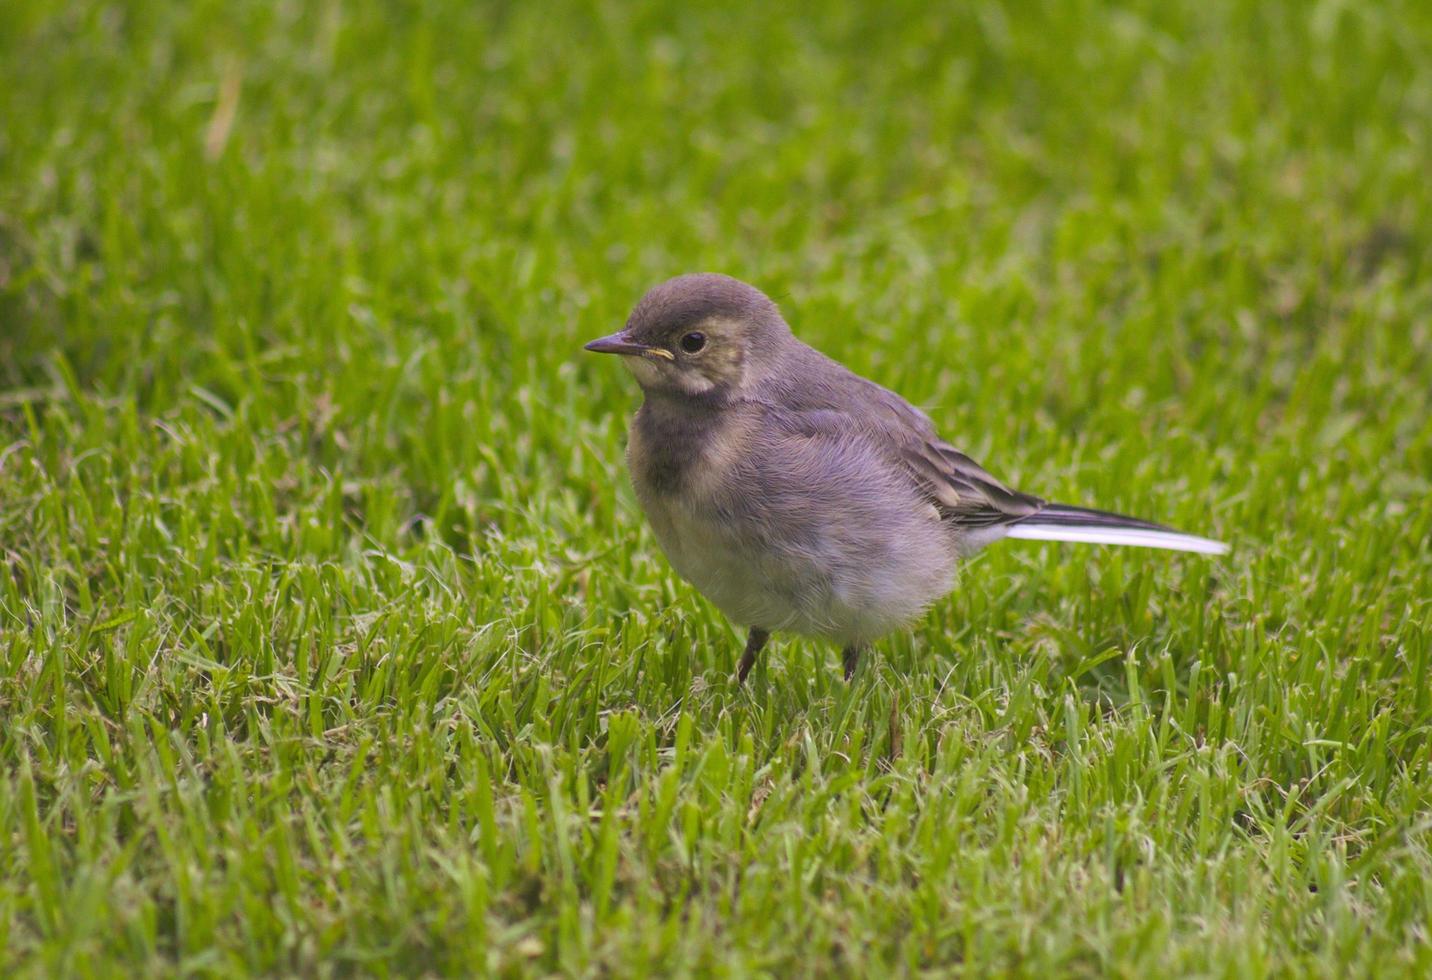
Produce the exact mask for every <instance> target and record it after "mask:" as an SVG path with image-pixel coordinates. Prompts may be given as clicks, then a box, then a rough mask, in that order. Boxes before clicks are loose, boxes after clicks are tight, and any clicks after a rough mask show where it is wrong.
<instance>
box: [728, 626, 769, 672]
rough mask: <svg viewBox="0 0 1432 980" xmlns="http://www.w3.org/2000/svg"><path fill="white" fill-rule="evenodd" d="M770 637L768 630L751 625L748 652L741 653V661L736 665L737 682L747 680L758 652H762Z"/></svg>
mask: <svg viewBox="0 0 1432 980" xmlns="http://www.w3.org/2000/svg"><path fill="white" fill-rule="evenodd" d="M770 638H771V634H770V633H769V632H768V631H766V630H763V629H761V628H760V627H759V626H752V627H751V632H750V633H747V634H746V652H745V653H743V654H741V662H740V663H739V664H737V665H736V683H737V684H744V683H745V682H746V675H747V674H749V673H750V672H751V667H752V666H754V665H755V663H756V654H758V653H760V652H761V647H763V646H765V645H766V641H767V640H769V639H770Z"/></svg>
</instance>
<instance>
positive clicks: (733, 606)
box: [642, 497, 955, 644]
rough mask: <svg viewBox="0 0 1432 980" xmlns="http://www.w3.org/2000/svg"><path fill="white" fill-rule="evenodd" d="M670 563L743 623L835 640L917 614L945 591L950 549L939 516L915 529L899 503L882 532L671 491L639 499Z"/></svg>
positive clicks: (863, 639) (894, 625)
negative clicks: (757, 514) (709, 504)
mask: <svg viewBox="0 0 1432 980" xmlns="http://www.w3.org/2000/svg"><path fill="white" fill-rule="evenodd" d="M642 503H643V506H644V508H645V510H646V513H647V517H648V519H649V520H650V521H651V525H652V529H653V530H654V531H655V532H656V537H657V540H658V541H659V542H660V544H661V547H662V550H663V551H665V552H666V555H667V557H668V559H669V560H670V561H671V564H672V566H673V567H674V568H675V569H676V570H677V572H679V573H680V574H681V575H682V576H683V577H684V578H686V579H687V580H688V581H689V582H691V584H692V585H694V586H695V587H696V588H697V589H698V590H700V592H701V593H702V594H703V595H704V596H706V598H708V599H709V600H711V602H713V603H714V604H715V605H716V606H717V607H718V608H720V609H721V611H722V612H724V613H725V614H726V615H727V616H729V617H730V618H731V619H732V620H734V621H735V622H737V623H739V624H741V625H743V626H757V627H760V628H762V629H766V630H771V631H790V632H795V633H800V634H803V635H807V636H815V637H821V638H825V639H830V640H834V641H836V642H839V643H842V644H851V643H856V644H860V643H868V642H870V641H872V640H874V639H876V638H877V637H879V636H881V635H883V634H885V633H888V632H890V631H891V630H894V629H898V628H900V627H902V626H904V625H906V624H908V623H909V622H910V621H912V620H913V619H915V618H917V617H918V616H919V615H920V614H921V613H922V612H924V610H925V609H926V608H927V607H928V606H929V604H930V603H931V602H933V601H934V600H936V599H938V598H939V597H941V596H942V595H944V594H945V593H946V592H948V591H949V589H950V587H951V584H952V580H953V575H954V564H955V560H954V554H953V550H952V549H951V548H950V546H949V544H948V542H947V541H946V539H945V536H944V532H943V530H942V529H941V528H940V526H939V523H938V520H937V519H935V518H934V517H933V515H932V516H931V517H930V519H929V526H928V527H923V528H915V529H913V530H914V531H915V532H916V533H911V531H912V528H910V527H909V526H908V524H909V523H910V522H909V520H908V519H907V518H906V516H905V514H904V513H903V512H902V516H901V520H903V521H904V524H902V523H900V521H892V522H888V523H889V524H890V525H891V526H889V527H888V529H887V532H886V533H881V532H880V531H879V530H877V529H876V528H877V527H880V526H883V525H882V522H880V521H878V520H877V521H875V522H874V523H875V527H872V526H871V525H870V523H869V522H867V523H866V525H865V526H864V527H861V528H858V529H855V530H852V529H851V528H847V527H838V526H830V527H820V526H814V527H813V526H811V522H809V521H807V522H806V523H805V525H804V529H803V533H801V534H799V535H796V534H792V533H791V530H790V528H789V526H779V522H777V525H775V526H766V525H763V524H762V523H761V522H759V521H754V520H748V521H738V520H733V519H731V518H729V517H726V518H723V517H721V516H719V515H713V514H711V512H710V511H709V510H707V509H704V508H703V509H702V510H700V511H697V510H696V509H694V508H692V507H688V506H686V505H684V504H683V503H681V502H678V501H677V500H675V499H674V498H661V499H651V498H650V497H648V498H647V499H644V500H643V501H642Z"/></svg>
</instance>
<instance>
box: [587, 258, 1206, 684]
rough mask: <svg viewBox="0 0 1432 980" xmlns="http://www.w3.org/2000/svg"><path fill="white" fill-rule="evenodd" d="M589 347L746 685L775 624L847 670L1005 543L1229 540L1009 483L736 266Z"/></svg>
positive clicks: (650, 516)
mask: <svg viewBox="0 0 1432 980" xmlns="http://www.w3.org/2000/svg"><path fill="white" fill-rule="evenodd" d="M585 349H586V350H588V351H594V352H597V353H603V354H613V355H617V356H619V357H620V358H621V359H622V362H623V363H624V364H625V365H626V367H627V368H628V369H629V370H630V372H631V373H632V374H633V375H634V376H635V378H636V381H637V383H638V385H639V386H640V387H641V391H642V395H643V400H642V404H641V407H640V408H639V409H638V410H637V412H636V414H635V415H634V416H633V417H632V420H631V426H630V430H629V432H628V442H627V452H626V462H627V467H628V470H629V472H630V476H631V481H632V486H633V489H634V490H635V492H636V498H637V501H638V502H639V503H640V505H641V508H642V510H643V511H644V512H645V515H646V517H647V520H648V522H649V523H650V525H651V528H652V530H653V531H654V532H655V536H656V540H657V542H658V543H659V544H660V546H661V548H662V550H663V551H664V552H665V553H666V556H667V558H668V560H669V561H670V563H671V565H672V567H673V568H674V569H675V570H676V571H677V572H678V573H679V574H680V575H681V576H682V577H683V578H685V579H686V580H687V581H688V582H690V583H691V584H692V585H694V586H695V587H696V589H697V590H698V591H699V592H700V593H702V594H703V595H704V596H706V598H708V599H709V600H710V601H711V602H712V603H714V604H715V605H716V606H717V608H719V609H720V610H721V611H722V612H723V613H724V614H725V615H726V616H727V617H729V618H730V619H731V620H732V621H733V622H735V623H736V624H738V625H740V626H742V627H745V629H746V631H747V634H746V645H745V649H744V651H743V652H742V654H741V657H740V660H739V662H738V663H737V667H736V680H737V683H738V685H739V684H742V683H744V682H745V680H746V676H747V675H748V674H749V673H750V671H751V668H752V666H753V665H754V664H755V662H756V659H757V657H758V656H759V655H760V653H761V651H762V650H763V649H764V648H765V646H766V643H767V641H768V640H769V639H770V637H771V635H772V634H774V633H782V632H785V633H794V634H797V635H803V636H808V637H816V638H819V639H822V640H825V641H828V642H833V643H835V644H838V645H839V647H840V649H841V653H842V663H843V667H844V676H845V679H846V681H850V680H851V679H852V678H853V677H854V675H855V672H856V668H857V666H858V665H859V663H860V660H861V655H862V653H863V652H864V651H866V650H867V649H868V648H869V647H870V646H871V644H873V643H874V642H875V641H876V640H878V639H879V638H880V637H882V636H884V635H885V634H887V633H890V632H892V631H894V630H897V629H901V628H903V627H905V626H907V625H909V624H910V623H912V622H914V621H915V620H916V619H918V618H919V617H920V616H921V615H922V614H923V613H924V612H925V611H926V610H927V609H928V608H929V607H930V606H931V605H932V604H933V603H934V602H936V601H937V600H939V599H940V598H942V597H943V596H945V595H946V594H948V593H949V592H950V591H951V590H952V588H953V587H954V576H955V571H956V567H957V565H958V564H959V562H960V561H961V560H963V559H965V558H968V557H969V556H971V555H973V554H974V553H975V552H977V551H979V550H980V549H981V548H984V547H985V546H986V545H989V544H992V543H994V542H995V541H998V540H1000V539H1002V538H1022V539H1031V540H1036V541H1073V542H1088V543H1097V544H1111V545H1134V546H1140V547H1148V548H1167V549H1172V550H1176V551H1187V552H1195V553H1202V554H1208V555H1218V554H1223V553H1225V552H1226V551H1227V550H1228V548H1227V545H1225V544H1223V543H1222V542H1219V541H1214V540H1211V539H1209V538H1204V537H1199V536H1196V535H1192V534H1184V533H1182V532H1179V531H1175V530H1173V529H1172V528H1169V527H1165V526H1163V525H1161V524H1155V523H1152V522H1150V521H1144V520H1139V519H1137V518H1133V517H1126V516H1123V515H1121V514H1114V513H1110V512H1107V511H1101V510H1091V509H1088V508H1084V507H1075V506H1071V505H1067V504H1058V503H1050V502H1047V501H1045V500H1043V499H1041V498H1039V497H1037V496H1034V495H1032V494H1028V493H1023V492H1020V491H1018V490H1014V489H1011V488H1010V487H1008V486H1006V485H1005V484H1004V483H1002V482H1000V481H999V480H998V479H996V478H995V477H994V476H992V475H991V474H990V473H989V472H988V471H987V470H985V469H984V468H983V467H981V466H980V465H979V464H978V463H976V462H975V461H974V460H973V459H971V458H970V457H969V456H967V455H965V454H964V453H963V452H961V451H960V450H958V449H956V448H955V447H954V446H953V445H951V444H950V443H948V442H946V441H945V440H944V439H943V438H941V436H940V435H939V433H938V432H937V431H936V429H935V426H934V424H933V423H932V422H931V420H930V418H929V417H928V416H927V415H926V414H925V413H924V412H922V411H920V410H919V409H917V408H915V407H914V406H913V405H911V404H910V403H909V402H907V401H906V400H905V399H903V398H901V397H900V396H899V395H897V394H895V393H894V392H892V391H889V390H887V389H885V388H882V387H881V386H880V385H878V384H876V383H875V382H873V381H869V380H867V379H865V378H863V377H861V376H859V375H857V374H855V373H854V372H852V371H850V370H849V369H847V368H846V367H844V366H843V365H841V364H840V363H838V362H836V361H835V360H832V359H831V358H829V357H827V356H826V355H824V354H822V353H820V352H819V351H817V350H815V349H814V348H812V347H810V346H808V345H807V344H805V343H802V342H801V341H800V340H799V339H797V337H796V336H795V334H794V333H793V332H792V330H791V328H790V326H789V324H787V322H786V320H785V318H784V317H783V316H782V314H781V311H780V309H779V308H778V307H777V305H776V304H775V303H774V302H773V301H772V300H771V299H770V298H769V297H768V296H766V295H765V294H764V293H763V292H761V291H760V290H759V289H757V288H756V287H754V286H751V285H749V284H747V283H745V282H742V281H740V280H738V279H734V278H731V277H729V276H725V275H720V274H717V273H693V274H687V275H680V276H677V277H675V278H673V279H668V280H666V281H665V282H662V283H660V284H658V285H656V286H654V287H652V288H651V289H650V290H649V291H647V293H646V294H645V295H644V296H642V297H641V299H640V300H639V301H638V302H637V304H636V307H635V308H634V309H633V310H632V313H631V315H630V317H628V319H627V321H626V324H625V326H623V327H622V329H620V330H618V331H617V332H615V333H613V334H610V335H608V336H605V337H600V338H598V339H596V340H593V341H591V342H589V343H587V344H586V345H585Z"/></svg>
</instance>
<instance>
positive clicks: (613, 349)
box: [583, 330, 675, 361]
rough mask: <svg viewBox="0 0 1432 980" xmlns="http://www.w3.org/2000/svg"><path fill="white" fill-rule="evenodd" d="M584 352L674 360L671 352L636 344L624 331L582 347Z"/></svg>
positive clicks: (662, 348)
mask: <svg viewBox="0 0 1432 980" xmlns="http://www.w3.org/2000/svg"><path fill="white" fill-rule="evenodd" d="M583 349H584V350H589V351H594V352H595V353H598V354H635V355H639V356H641V357H660V358H662V359H663V360H667V361H670V360H675V358H673V357H672V356H671V351H669V350H667V349H666V348H664V347H652V346H651V345H650V344H638V343H635V342H633V341H632V340H630V339H629V338H628V337H627V335H626V331H624V330H618V331H617V332H616V333H614V334H609V335H608V336H606V337H598V338H597V339H596V340H594V341H592V342H591V343H589V344H586V345H585V346H584V347H583Z"/></svg>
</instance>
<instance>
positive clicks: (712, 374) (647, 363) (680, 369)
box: [586, 273, 791, 399]
mask: <svg viewBox="0 0 1432 980" xmlns="http://www.w3.org/2000/svg"><path fill="white" fill-rule="evenodd" d="M790 340H791V330H790V327H788V326H787V325H786V321H785V320H784V319H782V318H781V313H780V311H779V310H778V309H776V304H775V303H773V302H771V300H770V299H769V298H767V296H766V295H765V294H764V293H762V292H761V291H760V290H759V289H757V288H756V287H754V286H748V285H747V284H746V283H744V282H741V281H740V280H739V279H732V278H731V277H730V276H721V275H716V274H714V273H697V274H693V275H685V276H677V277H676V278H675V279H668V280H667V281H666V282H664V283H661V284H660V285H659V286H654V287H653V288H652V289H651V290H649V291H648V292H647V294H646V295H645V296H643V297H642V298H641V301H640V302H639V303H637V304H636V309H634V310H632V313H631V316H630V317H628V318H627V322H626V326H625V327H623V328H622V329H621V330H618V331H617V332H616V333H614V334H611V335H610V336H606V337H601V338H599V339H597V340H594V341H592V342H591V343H589V344H587V345H586V349H587V350H589V351H596V352H598V353H602V354H621V355H623V360H624V362H625V363H626V366H627V367H628V369H630V370H631V373H632V374H634V375H636V379H637V381H638V382H639V383H640V384H641V386H642V389H643V390H644V391H646V392H647V393H648V394H658V395H666V396H672V397H681V398H698V399H707V398H712V397H713V396H714V397H718V398H719V397H722V396H729V395H732V394H736V393H739V392H740V390H741V389H742V388H744V387H746V386H748V385H750V384H752V383H753V382H754V381H756V380H757V379H758V378H759V377H760V376H761V374H762V373H763V371H764V370H765V369H766V368H767V367H768V366H769V365H771V364H773V363H774V362H775V360H776V358H777V357H778V356H779V354H780V352H781V351H782V350H783V349H784V347H785V345H786V344H788V343H789V342H790Z"/></svg>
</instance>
